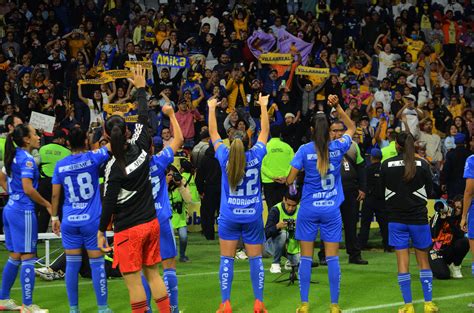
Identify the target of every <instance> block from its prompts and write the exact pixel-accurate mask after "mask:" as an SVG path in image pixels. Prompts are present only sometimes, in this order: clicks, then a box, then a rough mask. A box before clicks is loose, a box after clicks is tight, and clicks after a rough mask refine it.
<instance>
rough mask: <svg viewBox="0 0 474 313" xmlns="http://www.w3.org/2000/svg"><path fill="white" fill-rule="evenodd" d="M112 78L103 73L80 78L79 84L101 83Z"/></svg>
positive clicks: (111, 80)
mask: <svg viewBox="0 0 474 313" xmlns="http://www.w3.org/2000/svg"><path fill="white" fill-rule="evenodd" d="M113 81H114V79H113V78H112V77H110V76H108V75H103V76H101V77H98V78H91V79H81V80H79V85H102V84H107V83H110V82H113Z"/></svg>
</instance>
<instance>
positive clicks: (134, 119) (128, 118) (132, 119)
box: [124, 115, 138, 123]
mask: <svg viewBox="0 0 474 313" xmlns="http://www.w3.org/2000/svg"><path fill="white" fill-rule="evenodd" d="M124 119H125V122H127V123H137V122H138V115H129V116H125V117H124Z"/></svg>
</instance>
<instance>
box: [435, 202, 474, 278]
mask: <svg viewBox="0 0 474 313" xmlns="http://www.w3.org/2000/svg"><path fill="white" fill-rule="evenodd" d="M462 206H463V197H462V196H460V195H458V196H456V197H455V198H454V199H453V201H450V202H449V203H446V201H444V200H440V201H437V202H436V203H435V206H434V208H435V211H436V213H435V214H434V216H433V217H432V218H431V221H430V224H431V237H432V238H433V247H432V248H431V251H430V257H429V261H430V266H431V270H432V271H433V275H434V276H435V277H436V278H438V279H449V278H450V277H453V278H462V273H461V263H462V260H463V259H464V257H465V256H466V254H467V253H468V252H469V240H468V239H467V238H466V237H465V236H464V232H463V231H462V229H461V227H460V226H459V224H460V222H461V215H462Z"/></svg>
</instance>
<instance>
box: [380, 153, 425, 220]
mask: <svg viewBox="0 0 474 313" xmlns="http://www.w3.org/2000/svg"><path fill="white" fill-rule="evenodd" d="M415 160H416V174H415V177H414V178H413V179H412V180H411V181H409V182H405V181H403V175H404V173H405V164H404V162H403V154H399V155H397V156H395V157H393V158H390V159H387V160H385V161H384V162H383V163H382V168H381V173H380V177H381V181H382V184H383V186H384V187H385V206H386V208H387V210H388V218H389V222H395V223H403V224H415V225H420V224H428V210H427V208H426V204H427V200H428V198H429V196H430V195H431V193H432V191H433V180H432V177H431V171H430V168H429V165H428V163H427V162H426V161H425V160H423V159H420V158H415Z"/></svg>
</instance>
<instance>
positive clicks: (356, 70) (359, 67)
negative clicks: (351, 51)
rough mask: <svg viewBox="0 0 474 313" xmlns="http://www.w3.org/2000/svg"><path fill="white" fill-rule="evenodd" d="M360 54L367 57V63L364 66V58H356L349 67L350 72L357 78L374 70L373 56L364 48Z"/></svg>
mask: <svg viewBox="0 0 474 313" xmlns="http://www.w3.org/2000/svg"><path fill="white" fill-rule="evenodd" d="M359 55H363V56H364V57H365V58H366V59H367V65H365V66H364V64H363V61H362V58H356V59H355V61H354V63H353V64H352V65H351V66H350V67H349V73H353V74H354V75H355V76H356V77H357V79H359V78H361V77H362V76H364V75H366V74H370V71H371V70H372V58H371V57H370V56H369V55H368V54H367V53H365V52H364V51H362V50H360V51H359Z"/></svg>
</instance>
